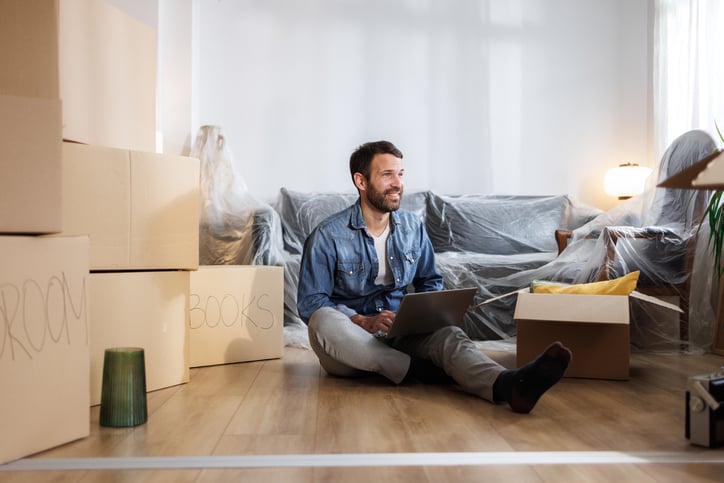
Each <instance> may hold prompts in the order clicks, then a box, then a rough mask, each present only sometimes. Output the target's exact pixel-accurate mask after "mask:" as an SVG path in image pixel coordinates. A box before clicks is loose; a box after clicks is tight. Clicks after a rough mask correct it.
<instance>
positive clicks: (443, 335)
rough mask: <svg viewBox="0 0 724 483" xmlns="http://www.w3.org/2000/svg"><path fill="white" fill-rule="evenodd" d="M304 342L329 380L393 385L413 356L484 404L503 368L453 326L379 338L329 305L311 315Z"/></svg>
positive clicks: (400, 378) (401, 375) (491, 398)
mask: <svg viewBox="0 0 724 483" xmlns="http://www.w3.org/2000/svg"><path fill="white" fill-rule="evenodd" d="M309 342H310V345H311V346H312V350H314V352H315V354H316V355H317V357H318V358H319V363H320V364H321V366H322V367H323V368H324V370H325V371H327V372H328V373H330V374H332V375H335V376H342V377H355V376H360V375H362V374H364V373H365V372H373V373H377V374H380V375H382V376H384V377H386V378H387V379H389V380H390V381H392V382H394V383H395V384H399V383H400V382H402V380H403V379H404V377H405V375H406V374H407V371H408V369H409V368H410V356H415V357H419V358H421V359H427V360H430V361H432V363H433V364H435V365H436V366H438V367H440V368H442V369H443V370H444V371H445V373H446V374H447V375H449V376H450V377H452V378H453V379H454V380H455V382H456V383H457V384H459V385H460V387H461V389H463V390H464V391H466V392H469V393H471V394H474V395H476V396H478V397H481V398H483V399H486V400H488V401H493V383H495V380H496V379H497V378H498V376H499V375H500V373H501V372H502V371H503V370H504V368H503V367H502V366H501V365H500V364H498V363H497V362H495V361H493V360H492V359H491V358H490V357H488V356H487V355H485V354H484V353H483V352H481V351H480V350H479V349H478V348H477V347H476V346H475V344H474V343H473V341H471V340H470V338H469V337H468V336H467V334H465V332H463V330H462V329H460V328H459V327H454V326H450V327H446V328H444V329H440V330H438V331H436V332H434V333H432V334H425V335H415V336H407V337H398V338H395V339H383V338H379V337H375V336H374V335H372V334H370V333H369V332H367V331H366V330H364V329H363V328H362V327H360V326H358V325H357V324H355V323H354V322H352V321H351V320H350V319H349V317H347V316H346V315H344V314H343V313H342V312H340V311H338V310H336V309H333V308H330V307H323V308H321V309H319V310H317V311H316V312H314V314H312V317H311V318H310V319H309Z"/></svg>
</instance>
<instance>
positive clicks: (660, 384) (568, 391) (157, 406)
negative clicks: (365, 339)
mask: <svg viewBox="0 0 724 483" xmlns="http://www.w3.org/2000/svg"><path fill="white" fill-rule="evenodd" d="M509 355H510V354H496V357H497V358H499V360H501V361H502V362H503V363H504V364H508V363H509V362H510V360H509V357H508V356H509ZM722 363H724V358H722V357H719V356H715V355H710V354H708V355H696V356H692V355H662V354H658V355H657V354H642V353H635V354H633V355H632V362H631V379H630V380H629V381H625V382H622V381H601V380H584V379H564V380H563V381H561V383H559V384H558V385H557V386H555V387H554V388H553V389H552V390H551V391H549V392H548V393H547V394H546V395H545V396H544V397H543V398H542V399H541V401H540V402H539V404H538V406H536V408H535V409H534V410H533V412H532V413H531V414H529V415H519V414H515V413H513V412H511V411H510V410H509V409H508V408H507V406H502V405H493V404H490V403H487V402H485V401H482V400H480V399H477V398H475V397H472V396H469V395H466V394H463V393H461V392H459V391H458V390H456V389H455V388H453V387H450V386H425V385H421V384H408V385H402V386H393V385H391V384H388V383H387V382H385V381H384V380H382V379H380V378H376V377H371V378H366V379H361V380H344V379H338V378H333V377H330V376H327V375H326V374H325V373H324V372H323V371H322V370H321V369H320V367H319V364H318V363H317V360H316V358H315V356H314V354H313V353H312V352H311V351H308V350H304V349H298V348H287V349H286V350H285V355H284V358H283V359H281V360H271V361H260V362H251V363H243V364H230V365H224V366H214V367H206V368H198V369H192V372H191V381H190V382H189V383H188V384H184V385H181V386H176V387H172V388H167V389H163V390H160V391H155V392H152V393H149V395H148V408H149V419H148V422H147V423H145V424H143V425H141V426H137V427H135V428H106V427H100V426H99V425H98V413H99V408H98V407H94V408H92V410H91V435H90V436H89V437H88V438H85V439H82V440H79V441H76V442H73V443H69V444H66V445H64V446H61V447H58V448H54V449H52V450H49V451H46V452H44V453H41V454H38V455H35V456H33V457H32V458H26V459H23V460H19V461H17V462H15V463H18V464H28V465H31V468H36V467H37V465H39V464H41V463H53V464H52V465H51V467H54V468H58V466H57V465H58V464H60V463H63V464H65V465H69V466H60V467H62V468H69V469H65V470H62V471H61V470H46V471H39V470H38V471H0V482H26V481H27V482H30V481H33V482H35V481H54V482H94V481H103V482H105V481H133V482H157V481H159V482H165V481H173V482H217V481H219V482H222V481H223V482H226V481H262V482H276V481H283V482H318V481H325V482H326V481H329V482H356V481H359V482H388V481H410V482H415V483H424V482H439V481H451V482H466V481H516V482H528V481H532V482H560V481H576V482H579V481H602V482H609V481H616V482H628V481H635V482H648V481H675V482H679V481H724V449H708V448H700V447H697V446H693V445H691V444H690V443H689V442H688V441H687V440H686V439H685V437H684V391H685V389H684V388H685V383H686V380H687V378H688V376H690V375H696V374H704V373H709V372H714V371H718V370H719V369H720V366H721V364H722ZM3 437H4V436H3ZM377 453H380V454H379V455H377ZM421 453H422V454H421ZM426 453H429V454H426ZM446 453H447V454H446ZM255 455H274V456H272V457H271V458H270V459H264V458H262V457H258V458H256V459H254V456H255ZM285 455H287V456H288V457H287V458H284V456H285ZM295 455H303V456H301V457H300V456H295ZM365 455H367V456H368V458H364V456H365ZM486 455H489V456H490V457H486ZM107 457H114V458H112V459H109V458H107ZM119 457H134V458H129V459H127V460H118V459H115V458H119ZM154 457H155V458H154ZM179 457H183V458H179ZM225 457H227V458H225ZM592 457H593V458H604V459H605V458H612V460H611V462H608V461H601V462H599V461H598V460H594V461H595V462H592V460H591V459H590V458H592ZM632 457H635V458H637V459H634V460H632V459H627V458H632ZM702 457H704V458H706V459H708V460H709V461H708V462H701V461H697V459H699V458H702ZM465 458H468V460H465ZM470 459H472V462H470ZM712 460H713V461H712ZM290 461H291V463H290ZM108 462H113V465H116V466H121V467H123V468H125V469H99V468H103V467H104V466H103V465H104V464H106V463H108ZM552 462H557V463H555V464H554V463H552ZM145 463H147V464H148V466H139V465H143V464H145ZM33 465H36V466H33ZM54 465H55V466H54ZM96 465H98V466H96ZM113 465H111V466H113ZM184 465H186V466H184ZM285 465H292V466H285ZM188 466H193V467H191V468H188ZM139 468H148V469H139ZM184 468H187V469H184ZM6 469H7V468H6ZM510 478H513V479H512V480H510Z"/></svg>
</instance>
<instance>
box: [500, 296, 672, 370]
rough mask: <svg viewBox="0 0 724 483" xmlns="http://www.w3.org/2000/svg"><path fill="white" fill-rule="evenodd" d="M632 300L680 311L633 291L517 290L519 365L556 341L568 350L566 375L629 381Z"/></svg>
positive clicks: (516, 318)
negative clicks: (606, 292)
mask: <svg viewBox="0 0 724 483" xmlns="http://www.w3.org/2000/svg"><path fill="white" fill-rule="evenodd" d="M632 298H637V299H641V300H643V301H646V302H647V303H652V304H656V305H660V306H662V307H666V308H668V309H670V310H675V311H681V309H679V308H678V307H676V306H675V305H672V304H669V303H667V302H664V301H662V300H659V299H657V298H655V297H650V296H647V295H644V294H642V293H639V292H635V291H634V292H633V293H631V295H629V296H625V295H580V294H536V293H529V292H528V291H521V292H519V294H518V301H517V303H516V306H515V315H514V317H515V321H516V323H517V327H518V334H517V356H516V357H517V365H518V367H520V366H522V365H524V364H526V363H527V362H529V361H531V360H532V359H534V358H535V357H537V356H538V355H539V354H540V353H541V352H543V351H544V350H545V348H546V347H547V346H548V345H549V344H551V343H552V342H554V341H557V340H558V341H561V342H562V343H563V344H564V345H566V346H567V347H568V348H570V349H571V351H572V352H573V360H572V361H571V364H570V365H569V367H568V370H567V371H566V377H584V378H594V379H619V380H625V379H628V377H629V353H630V331H629V329H630V327H629V313H630V312H629V304H630V302H631V299H632Z"/></svg>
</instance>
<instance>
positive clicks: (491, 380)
mask: <svg viewBox="0 0 724 483" xmlns="http://www.w3.org/2000/svg"><path fill="white" fill-rule="evenodd" d="M349 167H350V173H351V175H352V181H353V182H354V185H355V186H356V187H357V191H358V193H359V198H358V200H357V202H356V203H355V204H353V205H352V206H350V207H348V208H347V209H345V210H343V211H341V212H339V213H337V214H334V215H332V216H330V217H329V218H327V219H326V220H324V221H323V222H322V223H320V224H319V226H318V227H317V228H316V229H315V230H314V231H313V232H312V233H311V234H310V235H309V237H308V238H307V240H306V242H305V245H304V252H303V254H302V260H301V267H300V273H299V289H298V297H297V307H298V309H299V314H300V315H301V317H302V318H303V319H304V320H305V322H307V324H308V326H309V327H308V328H309V339H310V344H311V346H312V349H313V350H314V352H315V353H316V355H317V357H318V358H319V362H320V364H321V365H322V367H323V368H324V369H325V370H326V371H327V372H328V373H329V374H332V375H336V376H343V377H354V376H358V375H362V374H365V373H377V374H380V375H382V376H384V377H386V378H387V379H389V380H390V381H392V382H393V383H395V384H399V383H401V382H403V381H406V380H408V379H417V380H420V381H422V382H443V381H444V380H445V379H447V380H450V379H452V381H454V382H455V383H457V384H458V385H459V386H460V387H461V388H462V389H463V390H465V391H467V392H469V393H472V394H475V395H477V396H479V397H481V398H483V399H485V400H488V401H491V402H495V403H507V404H508V405H509V406H510V407H511V408H512V410H513V411H515V412H520V413H528V412H530V411H531V410H532V409H533V407H534V406H535V404H536V403H537V402H538V400H539V398H540V397H541V396H542V395H543V393H545V392H546V391H547V390H548V389H549V388H550V387H552V386H553V385H554V384H555V383H557V382H558V381H559V380H560V379H561V377H563V374H564V372H565V370H566V368H567V367H568V363H569V362H570V360H571V352H570V350H568V349H567V348H566V347H564V346H563V345H562V344H561V343H559V342H556V343H553V344H551V345H550V346H549V347H548V348H547V349H546V350H545V352H544V353H543V354H541V355H540V356H539V357H538V358H537V359H535V360H534V361H532V362H530V363H528V364H527V365H525V366H523V367H521V368H519V369H515V370H506V369H505V368H503V367H502V366H500V365H499V364H498V363H496V362H495V361H493V360H492V359H490V358H489V357H488V356H486V355H485V354H484V353H483V352H481V351H480V350H479V349H478V348H477V347H476V346H475V344H474V343H473V342H472V341H471V340H470V339H469V338H468V336H467V335H466V334H465V333H464V332H463V330H462V329H460V328H459V327H455V326H448V327H445V328H443V329H439V330H437V331H435V332H433V333H431V334H424V335H414V336H405V337H397V338H394V339H386V338H382V337H378V336H377V335H378V334H380V333H385V332H387V331H388V330H389V328H390V327H391V326H392V324H393V322H394V320H395V312H396V311H397V308H398V307H399V305H400V301H401V299H402V297H403V295H404V294H405V292H406V291H407V287H408V286H409V285H412V286H413V287H414V290H415V291H416V292H421V291H430V290H440V289H442V277H441V276H440V274H439V273H438V271H437V268H436V266H435V256H434V253H433V248H432V244H431V243H430V239H429V238H428V236H427V233H426V232H425V229H424V226H423V224H422V222H421V221H420V219H419V218H418V217H417V216H416V215H414V214H413V213H410V212H407V211H404V210H399V208H400V201H401V200H402V195H403V192H404V182H403V177H404V173H405V170H404V167H403V164H402V153H401V152H400V150H399V149H397V148H396V147H395V146H394V145H393V144H392V143H390V142H388V141H378V142H370V143H366V144H363V145H362V146H360V147H359V148H357V150H356V151H355V152H354V153H352V156H351V157H350V162H349Z"/></svg>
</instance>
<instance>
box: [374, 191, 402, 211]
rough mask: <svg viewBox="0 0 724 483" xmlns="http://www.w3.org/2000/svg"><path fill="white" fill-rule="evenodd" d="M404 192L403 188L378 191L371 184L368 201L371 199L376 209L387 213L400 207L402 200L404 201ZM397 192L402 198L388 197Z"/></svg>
mask: <svg viewBox="0 0 724 483" xmlns="http://www.w3.org/2000/svg"><path fill="white" fill-rule="evenodd" d="M403 192H404V189H403V188H400V189H389V190H386V191H377V190H376V189H375V188H373V187H371V186H370V187H369V189H368V190H367V201H369V202H370V204H371V205H372V206H374V207H375V209H377V210H379V211H382V212H385V213H389V212H391V211H396V210H398V209H399V208H400V202H401V201H402V193H403ZM396 193H399V195H400V198H399V199H398V200H395V201H392V200H389V199H387V195H390V194H396Z"/></svg>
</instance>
